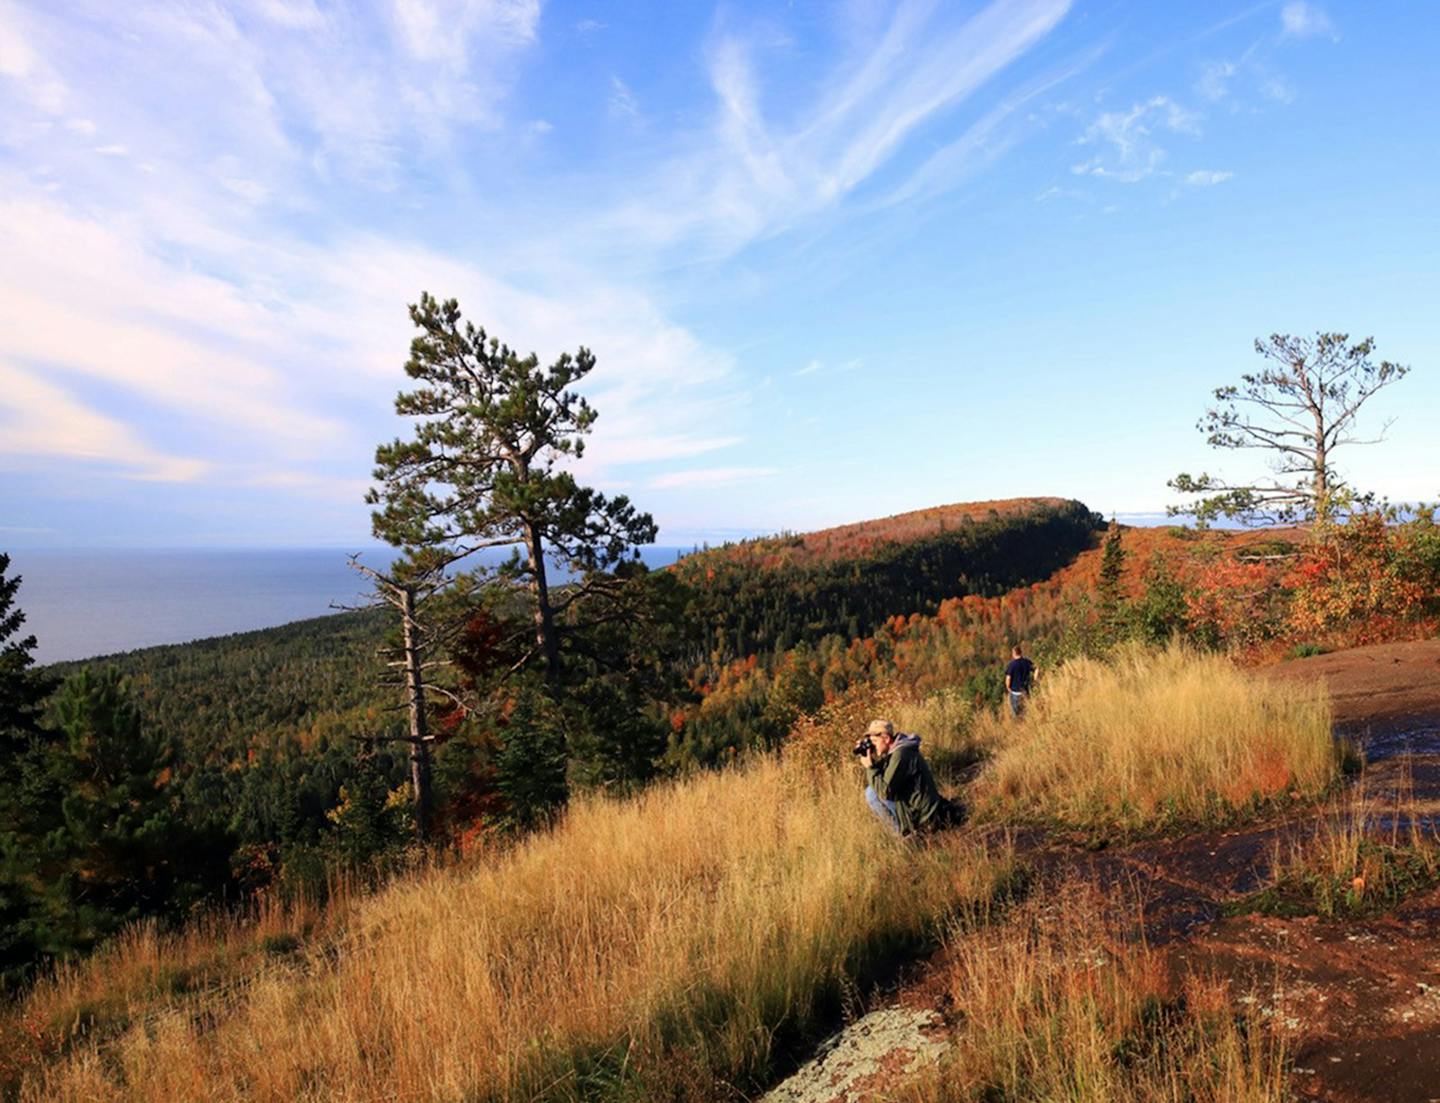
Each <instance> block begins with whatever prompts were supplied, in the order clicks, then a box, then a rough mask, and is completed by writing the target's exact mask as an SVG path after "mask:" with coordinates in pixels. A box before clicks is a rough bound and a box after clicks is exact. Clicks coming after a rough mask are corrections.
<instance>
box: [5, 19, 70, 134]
mask: <svg viewBox="0 0 1440 1103" xmlns="http://www.w3.org/2000/svg"><path fill="white" fill-rule="evenodd" d="M33 35H34V29H33V27H32V26H31V21H30V20H28V19H26V18H25V17H24V13H23V12H22V10H21V9H20V8H19V7H18V6H16V5H14V4H11V3H9V2H7V0H0V80H4V81H6V82H8V83H9V85H10V87H11V89H13V90H15V91H16V92H18V93H19V96H20V97H21V98H22V99H23V100H25V101H26V102H27V103H29V104H30V105H31V106H32V107H34V108H35V109H37V110H39V111H41V112H43V113H44V114H46V115H58V114H60V113H61V112H62V111H64V110H65V106H66V103H67V101H68V99H69V92H68V89H67V88H66V86H65V82H64V80H63V79H62V78H61V76H60V75H59V74H58V73H57V72H56V71H55V69H54V68H53V67H52V66H51V65H50V64H49V63H48V62H47V61H46V59H45V58H44V57H43V56H42V54H41V52H40V50H39V49H38V48H37V47H36V45H35V43H34V40H33ZM4 87H5V84H3V83H0V88H4Z"/></svg>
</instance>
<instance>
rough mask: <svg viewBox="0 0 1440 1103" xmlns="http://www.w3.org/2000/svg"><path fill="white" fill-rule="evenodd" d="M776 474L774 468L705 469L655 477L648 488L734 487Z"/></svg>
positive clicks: (777, 471) (778, 472)
mask: <svg viewBox="0 0 1440 1103" xmlns="http://www.w3.org/2000/svg"><path fill="white" fill-rule="evenodd" d="M778 474H780V470H779V468H775V467H706V468H697V469H694V470H690V471H672V472H669V473H668V474H665V475H657V476H656V477H655V478H653V479H651V480H650V483H649V486H650V489H652V490H677V489H681V488H686V489H689V488H694V487H718V486H734V485H735V484H736V483H746V482H752V481H754V480H756V479H768V478H771V477H773V476H775V475H778Z"/></svg>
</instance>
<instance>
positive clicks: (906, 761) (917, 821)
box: [855, 720, 965, 835]
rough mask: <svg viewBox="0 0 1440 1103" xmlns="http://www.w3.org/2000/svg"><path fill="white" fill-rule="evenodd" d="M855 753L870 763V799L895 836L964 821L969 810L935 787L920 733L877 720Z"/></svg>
mask: <svg viewBox="0 0 1440 1103" xmlns="http://www.w3.org/2000/svg"><path fill="white" fill-rule="evenodd" d="M855 753H856V754H857V755H860V756H861V757H860V761H861V763H862V764H863V765H864V766H865V780H866V786H865V802H866V803H867V804H868V805H869V806H870V810H871V811H872V812H874V813H875V815H877V816H878V817H880V820H881V822H883V823H884V824H885V825H886V826H887V827H888V828H890V830H891V831H893V832H895V834H897V835H911V834H914V833H915V832H917V831H938V830H940V829H941V828H944V827H956V826H958V825H960V824H961V823H964V822H965V810H964V809H963V808H961V807H960V806H959V805H957V804H955V803H953V802H951V801H948V800H946V799H945V798H944V797H942V796H941V795H940V790H939V789H937V788H936V787H935V778H934V777H933V776H932V775H931V773H930V766H929V764H928V763H927V762H926V761H925V759H924V758H923V757H921V755H920V737H919V736H918V735H900V736H896V734H895V725H893V724H892V723H890V721H889V720H872V721H871V722H870V727H869V728H868V729H867V730H866V732H865V738H864V739H862V740H861V741H860V742H859V743H857V744H856V745H855Z"/></svg>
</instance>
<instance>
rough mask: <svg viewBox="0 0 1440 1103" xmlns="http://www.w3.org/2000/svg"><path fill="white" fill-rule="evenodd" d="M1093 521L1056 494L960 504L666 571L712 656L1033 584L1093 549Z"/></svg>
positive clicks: (851, 633)
mask: <svg viewBox="0 0 1440 1103" xmlns="http://www.w3.org/2000/svg"><path fill="white" fill-rule="evenodd" d="M1100 525H1101V520H1100V518H1099V516H1098V515H1097V514H1094V513H1092V512H1091V511H1090V510H1089V509H1087V508H1086V507H1085V505H1084V504H1082V503H1080V502H1076V501H1066V500H1064V499H1060V498H1019V499H1011V500H1008V501H1003V502H980V503H972V504H958V505H951V506H941V507H937V508H934V509H927V510H919V511H916V512H912V513H905V514H899V515H897V516H895V517H887V518H884V519H882V520H878V521H867V522H863V523H860V524H854V525H845V526H842V527H839V528H834V529H826V530H823V531H820V532H816V533H809V534H804V535H793V536H781V537H769V538H765V539H760V540H751V541H745V542H742V543H739V544H733V545H727V546H725V547H723V548H716V549H713V550H709V551H705V552H701V553H698V554H695V555H691V556H687V557H686V558H684V559H682V560H681V561H680V562H679V563H678V564H676V565H675V567H674V568H673V569H674V570H675V571H676V572H677V573H678V574H679V575H680V577H681V578H682V579H684V580H685V582H686V583H687V584H688V585H689V586H690V587H691V588H692V589H693V590H694V591H695V593H696V595H697V603H698V607H699V609H700V611H701V613H702V615H701V617H700V618H698V619H700V620H701V621H703V626H704V629H705V630H706V631H707V632H708V633H709V635H710V638H709V641H708V642H709V649H710V653H711V655H712V656H713V657H714V658H717V659H725V658H744V657H746V656H748V655H752V654H757V653H765V652H778V651H785V650H788V649H789V648H790V647H793V646H795V645H796V644H799V643H818V642H819V641H820V640H822V639H824V638H825V637H827V636H840V637H843V638H845V639H855V638H856V637H859V636H862V635H868V634H869V633H870V632H872V631H873V630H874V629H875V628H876V627H878V626H879V625H880V624H881V623H882V622H884V621H885V620H886V619H887V618H889V617H893V616H908V615H909V614H911V613H921V614H931V613H934V612H935V610H936V609H937V608H938V607H939V605H940V603H941V602H942V601H944V600H946V599H947V598H953V597H961V596H964V595H966V594H979V595H982V596H987V597H989V596H995V595H998V594H1001V593H1004V592H1005V591H1006V590H1009V589H1012V588H1014V587H1015V586H1022V585H1026V584H1028V583H1031V582H1036V581H1039V580H1040V579H1042V578H1045V577H1046V576H1048V575H1050V574H1051V573H1053V572H1054V571H1056V570H1058V569H1059V568H1060V567H1062V566H1064V565H1065V564H1066V563H1068V562H1070V561H1071V560H1072V559H1074V558H1075V556H1076V555H1078V554H1079V553H1080V552H1081V551H1083V550H1085V549H1086V548H1088V547H1090V546H1092V544H1093V543H1094V540H1095V534H1096V532H1097V531H1098V530H1099V528H1100Z"/></svg>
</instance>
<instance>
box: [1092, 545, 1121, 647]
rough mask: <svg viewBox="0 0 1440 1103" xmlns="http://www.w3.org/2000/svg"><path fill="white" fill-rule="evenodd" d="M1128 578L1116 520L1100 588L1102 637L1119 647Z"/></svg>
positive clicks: (1102, 562)
mask: <svg viewBox="0 0 1440 1103" xmlns="http://www.w3.org/2000/svg"><path fill="white" fill-rule="evenodd" d="M1124 577H1125V548H1124V546H1123V545H1122V543H1121V536H1120V526H1119V525H1118V524H1116V523H1115V521H1114V519H1113V518H1112V519H1111V521H1110V535H1108V536H1107V537H1105V551H1104V553H1103V554H1102V555H1101V557H1100V584H1099V586H1098V588H1097V598H1098V604H1099V613H1100V624H1099V628H1100V635H1101V639H1102V640H1103V641H1104V642H1105V643H1106V644H1113V643H1116V642H1117V641H1118V640H1119V639H1120V638H1121V636H1123V635H1124V634H1125V605H1124V591H1123V588H1122V583H1123V580H1124Z"/></svg>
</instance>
